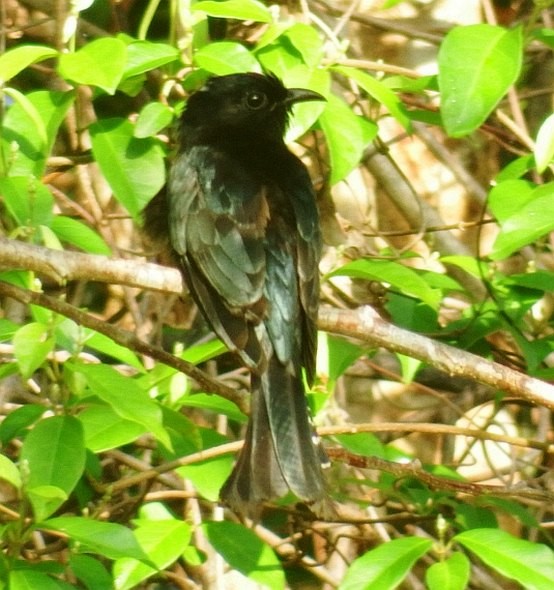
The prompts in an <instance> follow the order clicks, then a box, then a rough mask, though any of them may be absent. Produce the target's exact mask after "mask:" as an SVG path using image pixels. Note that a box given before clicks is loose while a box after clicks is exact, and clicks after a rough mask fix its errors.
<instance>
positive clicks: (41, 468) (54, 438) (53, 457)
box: [21, 416, 85, 494]
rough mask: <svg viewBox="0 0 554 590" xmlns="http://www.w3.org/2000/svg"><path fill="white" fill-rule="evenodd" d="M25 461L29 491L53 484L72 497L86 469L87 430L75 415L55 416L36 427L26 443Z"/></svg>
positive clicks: (23, 456)
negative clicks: (71, 494)
mask: <svg viewBox="0 0 554 590" xmlns="http://www.w3.org/2000/svg"><path fill="white" fill-rule="evenodd" d="M21 461H22V463H25V464H26V467H25V469H26V470H28V476H27V480H26V482H25V484H26V487H27V488H28V489H32V488H34V487H38V486H45V485H52V486H56V487H58V488H60V489H61V490H63V491H64V492H65V493H66V494H70V493H71V492H72V490H73V488H74V487H75V486H76V485H77V482H78V481H79V479H80V477H81V475H82V474H83V470H84V468H85V444H84V438H83V428H82V426H81V423H80V422H79V420H77V418H74V417H73V416H52V417H50V418H45V419H44V420H41V421H40V422H38V423H37V424H36V426H35V427H34V428H33V429H32V430H31V431H30V432H29V434H28V435H27V436H26V438H25V440H24V441H23V447H22V449H21Z"/></svg>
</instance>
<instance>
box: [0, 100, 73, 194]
mask: <svg viewBox="0 0 554 590" xmlns="http://www.w3.org/2000/svg"><path fill="white" fill-rule="evenodd" d="M26 99H27V101H28V102H29V103H30V104H31V105H32V106H33V107H34V109H35V111H36V112H37V113H38V115H39V117H40V118H41V119H42V125H41V127H42V126H43V127H44V128H45V129H46V136H47V142H46V143H44V140H43V139H42V140H41V139H40V137H39V136H38V135H37V134H36V125H37V123H36V121H35V120H34V119H33V117H32V116H29V112H28V111H26V110H25V109H24V108H22V106H21V105H20V104H18V103H15V104H13V105H12V106H11V107H10V108H9V109H8V111H7V113H6V115H5V118H4V121H3V124H2V134H1V136H0V146H1V148H2V152H3V158H2V159H3V160H4V161H5V162H8V163H9V165H8V169H7V170H5V173H6V174H7V173H8V172H9V174H10V176H28V175H33V176H35V177H36V178H40V177H41V176H42V175H43V173H44V170H45V168H46V159H47V158H48V156H49V155H50V152H51V151H52V146H53V145H54V141H55V140H56V136H57V131H58V128H59V126H60V124H61V122H62V121H63V119H64V117H65V115H66V113H67V111H68V109H69V107H70V106H71V104H72V103H73V101H74V100H75V94H74V93H73V92H50V91H44V90H40V91H37V92H31V93H29V94H27V95H26ZM14 145H15V146H17V151H16V152H13V150H12V148H13V146H14ZM2 159H0V162H1V161H2ZM1 170H2V166H1V164H0V171H1ZM43 188H45V189H46V187H43Z"/></svg>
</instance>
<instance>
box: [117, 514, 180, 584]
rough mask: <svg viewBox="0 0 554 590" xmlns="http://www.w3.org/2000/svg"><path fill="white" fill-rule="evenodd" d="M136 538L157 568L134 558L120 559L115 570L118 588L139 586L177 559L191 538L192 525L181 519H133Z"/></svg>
mask: <svg viewBox="0 0 554 590" xmlns="http://www.w3.org/2000/svg"><path fill="white" fill-rule="evenodd" d="M134 524H135V525H136V527H137V528H136V530H135V537H136V539H137V541H138V542H139V544H140V546H141V547H142V549H143V550H144V552H145V553H146V555H148V557H149V559H150V561H152V562H153V563H154V564H155V566H156V569H154V568H152V567H150V566H148V565H146V564H144V563H142V562H140V561H137V560H136V559H132V558H123V559H119V560H118V561H116V562H115V563H114V567H113V573H114V579H115V588H116V590H131V589H132V588H137V587H138V585H139V584H140V582H142V581H143V580H146V579H147V578H149V577H150V576H152V575H155V574H156V573H157V571H158V570H164V569H165V568H167V567H169V566H170V565H171V564H172V563H174V562H175V561H177V559H179V558H180V557H181V555H182V554H183V552H184V551H185V549H186V548H187V546H188V544H189V542H190V538H191V526H190V525H189V524H188V523H186V522H183V521H181V520H146V519H138V520H135V521H134Z"/></svg>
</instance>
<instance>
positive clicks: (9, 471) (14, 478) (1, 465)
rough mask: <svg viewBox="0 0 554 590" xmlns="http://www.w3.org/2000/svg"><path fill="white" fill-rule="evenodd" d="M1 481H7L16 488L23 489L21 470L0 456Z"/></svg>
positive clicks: (3, 456) (6, 458)
mask: <svg viewBox="0 0 554 590" xmlns="http://www.w3.org/2000/svg"><path fill="white" fill-rule="evenodd" d="M0 479H1V480H3V481H7V482H8V483H10V484H11V485H12V486H13V487H14V488H18V489H19V488H20V487H21V475H20V473H19V469H17V467H16V466H15V465H14V463H12V462H11V461H10V460H9V459H8V457H6V456H5V455H0Z"/></svg>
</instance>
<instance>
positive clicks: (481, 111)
mask: <svg viewBox="0 0 554 590" xmlns="http://www.w3.org/2000/svg"><path fill="white" fill-rule="evenodd" d="M522 44H523V34H522V29H521V28H520V27H518V28H514V29H511V30H507V29H504V28H502V27H497V26H493V25H488V24H478V25H469V26H459V27H454V28H453V29H452V30H451V31H450V32H449V33H448V34H447V35H446V37H445V39H444V41H443V43H442V45H441V48H440V50H439V58H438V60H439V88H440V92H441V114H442V119H443V123H444V126H445V128H446V131H447V133H448V134H449V135H450V136H452V137H461V136H463V135H467V134H468V133H471V132H472V131H474V130H475V129H477V128H478V127H479V126H480V125H481V124H482V123H483V122H484V121H485V119H486V118H487V117H488V116H489V115H490V114H491V112H492V111H493V109H494V108H495V107H496V105H497V104H498V103H499V101H500V100H501V99H502V98H503V97H504V95H505V94H506V92H507V91H508V89H509V88H510V86H511V85H512V84H514V82H515V81H516V80H517V79H518V77H519V74H520V72H521V64H522Z"/></svg>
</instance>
